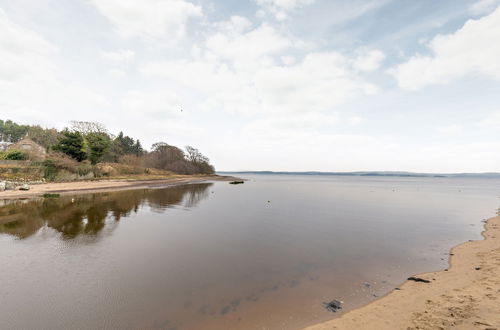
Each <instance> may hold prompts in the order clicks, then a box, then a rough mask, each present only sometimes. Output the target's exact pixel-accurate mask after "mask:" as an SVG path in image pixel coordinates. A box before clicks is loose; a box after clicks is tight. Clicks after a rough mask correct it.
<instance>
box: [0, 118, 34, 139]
mask: <svg viewBox="0 0 500 330" xmlns="http://www.w3.org/2000/svg"><path fill="white" fill-rule="evenodd" d="M26 132H28V126H26V125H19V124H17V123H15V122H13V121H12V120H6V121H3V120H0V141H6V142H13V143H15V142H17V141H19V140H21V139H22V138H23V137H24V136H25V135H26Z"/></svg>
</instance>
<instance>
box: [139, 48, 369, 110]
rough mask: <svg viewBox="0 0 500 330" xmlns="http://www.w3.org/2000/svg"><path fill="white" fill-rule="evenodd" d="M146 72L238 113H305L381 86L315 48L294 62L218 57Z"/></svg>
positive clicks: (212, 106) (148, 67) (346, 61)
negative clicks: (243, 64)
mask: <svg viewBox="0 0 500 330" xmlns="http://www.w3.org/2000/svg"><path fill="white" fill-rule="evenodd" d="M141 72H142V73H143V74H145V75H146V76H160V77H164V78H168V79H169V80H171V81H173V82H174V83H177V84H181V85H183V86H186V87H189V88H192V89H193V92H194V93H195V95H198V96H201V99H203V100H204V101H203V104H202V105H201V106H202V107H204V108H206V109H208V110H214V111H219V110H226V111H229V112H240V113H247V114H251V113H254V114H255V113H282V114H285V113H307V112H321V111H328V110H331V109H332V108H333V107H335V106H337V105H339V104H342V103H344V102H346V101H347V100H349V99H350V98H352V97H354V96H359V95H371V94H375V93H376V92H377V91H378V89H377V88H376V87H375V86H374V85H372V84H370V83H368V82H366V81H365V80H364V79H363V78H362V77H361V76H359V75H358V74H357V72H356V71H355V70H353V69H352V67H351V61H350V60H349V58H348V57H346V56H344V55H342V54H340V53H336V52H330V53H311V54H308V55H307V56H305V58H304V59H303V60H302V61H300V62H298V63H296V64H295V65H292V66H278V65H267V66H265V65H264V66H261V67H258V68H255V70H252V71H249V70H243V71H238V70H237V68H236V69H235V70H233V69H231V68H230V67H228V66H227V65H226V64H224V63H220V62H218V61H216V60H194V61H188V60H181V61H164V62H156V63H150V64H148V65H146V66H144V67H143V68H142V70H141Z"/></svg>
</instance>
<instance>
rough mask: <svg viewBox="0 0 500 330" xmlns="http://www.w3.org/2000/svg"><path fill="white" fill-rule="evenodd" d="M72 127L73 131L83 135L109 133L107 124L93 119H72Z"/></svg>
mask: <svg viewBox="0 0 500 330" xmlns="http://www.w3.org/2000/svg"><path fill="white" fill-rule="evenodd" d="M71 129H72V130H73V131H77V132H80V133H81V134H83V136H87V135H88V134H90V133H103V134H108V130H107V129H106V126H104V125H103V124H101V123H98V122H93V121H76V120H73V121H71Z"/></svg>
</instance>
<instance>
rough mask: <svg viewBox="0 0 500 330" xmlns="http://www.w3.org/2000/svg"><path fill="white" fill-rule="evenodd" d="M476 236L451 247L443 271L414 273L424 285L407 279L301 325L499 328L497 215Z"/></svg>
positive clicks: (314, 329) (320, 327) (316, 328)
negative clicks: (367, 301)
mask: <svg viewBox="0 0 500 330" xmlns="http://www.w3.org/2000/svg"><path fill="white" fill-rule="evenodd" d="M499 212H500V211H499ZM499 214H500V213H499ZM482 235H483V237H484V238H485V239H484V240H481V241H469V242H466V243H463V244H461V245H459V246H456V247H455V248H453V249H452V250H451V252H450V265H451V267H450V269H449V270H447V271H440V272H432V273H424V274H420V275H417V276H416V277H419V278H422V279H425V280H428V281H430V283H422V282H414V281H407V282H405V283H404V284H403V285H401V286H400V287H399V290H394V291H392V292H391V293H389V294H388V295H386V296H385V297H383V298H381V299H379V300H377V301H375V302H373V303H370V304H368V305H366V306H364V307H361V308H359V309H355V310H353V311H350V312H348V313H346V314H344V315H342V316H341V317H339V318H337V319H333V320H331V321H328V322H324V323H321V324H317V325H314V326H311V327H308V328H306V329H307V330H326V329H405V330H414V329H459V330H460V329H463V330H465V329H482V330H493V329H500V215H499V216H496V217H493V218H491V219H489V220H488V221H487V223H486V225H485V231H484V232H483V233H482Z"/></svg>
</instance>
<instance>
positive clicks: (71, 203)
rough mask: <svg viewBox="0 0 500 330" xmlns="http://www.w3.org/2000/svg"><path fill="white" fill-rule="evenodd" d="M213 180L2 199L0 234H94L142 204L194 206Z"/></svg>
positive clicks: (65, 236) (162, 208) (161, 207)
mask: <svg viewBox="0 0 500 330" xmlns="http://www.w3.org/2000/svg"><path fill="white" fill-rule="evenodd" d="M211 185H212V183H201V184H190V185H183V186H174V187H170V188H163V189H143V190H128V191H120V192H113V193H98V194H87V195H80V196H62V197H60V198H48V199H47V198H45V199H44V198H38V199H35V200H13V201H3V204H4V205H3V206H0V234H2V233H3V234H9V235H13V236H16V237H17V238H20V239H24V238H27V237H30V236H32V235H34V234H35V233H37V232H38V230H40V228H42V227H44V226H46V227H48V228H52V229H54V230H56V231H58V232H59V233H61V235H62V238H63V239H73V238H76V237H78V236H80V235H86V236H96V235H98V234H99V233H100V232H101V231H102V230H103V229H104V228H105V227H106V226H108V227H110V228H113V227H114V226H112V224H115V225H116V223H117V222H118V221H120V219H121V218H124V217H128V216H130V214H132V213H137V212H138V211H139V210H140V209H141V207H144V206H147V207H150V208H151V209H152V210H154V211H155V212H164V211H165V210H166V209H167V208H171V207H174V206H179V205H182V206H184V207H187V208H192V207H195V206H196V205H197V204H198V203H199V202H200V201H201V200H203V199H204V198H206V197H208V188H209V187H210V186H211Z"/></svg>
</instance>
